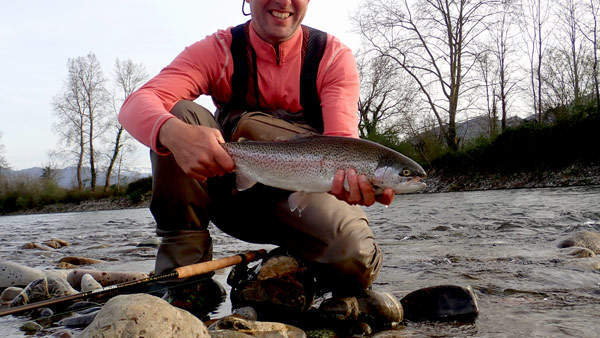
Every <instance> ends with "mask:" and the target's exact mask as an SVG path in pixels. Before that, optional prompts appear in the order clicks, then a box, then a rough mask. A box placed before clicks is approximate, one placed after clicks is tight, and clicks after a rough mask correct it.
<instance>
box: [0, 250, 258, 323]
mask: <svg viewBox="0 0 600 338" xmlns="http://www.w3.org/2000/svg"><path fill="white" fill-rule="evenodd" d="M266 253H267V252H266V251H265V250H264V249H261V250H255V251H248V252H246V253H244V254H239V255H233V256H228V257H223V258H219V259H215V260H212V261H208V262H202V263H196V264H192V265H186V266H182V267H179V268H176V269H175V270H173V271H172V272H168V273H163V274H160V275H155V276H150V277H147V278H143V279H138V280H133V281H128V282H123V283H119V284H115V285H110V286H106V287H103V288H101V289H96V290H92V291H87V292H81V293H77V294H74V295H69V296H63V297H57V298H52V299H46V300H42V301H39V302H35V303H31V304H25V305H20V306H15V307H12V308H8V309H4V310H0V317H3V316H7V315H12V314H15V313H20V312H25V311H29V310H33V309H37V308H41V307H45V306H50V305H59V304H63V303H67V302H72V301H77V300H82V299H87V298H92V297H99V296H102V295H106V294H109V293H118V292H119V291H120V290H123V289H126V288H130V287H132V286H140V285H144V284H149V283H152V282H157V281H163V280H169V279H184V278H188V277H193V276H198V275H202V274H205V273H209V272H212V271H215V270H219V269H223V268H226V267H229V266H232V265H237V264H240V263H247V262H253V261H256V260H258V259H260V258H262V257H264V256H265V254H266Z"/></svg>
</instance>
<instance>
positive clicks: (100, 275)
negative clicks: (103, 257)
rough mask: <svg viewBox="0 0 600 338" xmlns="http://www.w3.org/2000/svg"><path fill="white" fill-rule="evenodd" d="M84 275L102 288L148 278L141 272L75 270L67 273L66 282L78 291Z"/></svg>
mask: <svg viewBox="0 0 600 338" xmlns="http://www.w3.org/2000/svg"><path fill="white" fill-rule="evenodd" d="M85 274H90V275H91V276H92V277H93V278H94V279H95V280H96V281H97V282H98V283H100V284H102V286H108V285H113V284H119V283H124V282H129V281H134V280H140V279H144V278H147V277H148V274H146V273H143V272H128V271H100V270H89V269H75V270H72V271H71V272H69V275H68V276H67V280H68V281H69V283H71V285H72V286H73V287H74V288H76V289H79V288H81V277H83V275H85Z"/></svg>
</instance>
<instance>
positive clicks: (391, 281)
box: [0, 186, 600, 337]
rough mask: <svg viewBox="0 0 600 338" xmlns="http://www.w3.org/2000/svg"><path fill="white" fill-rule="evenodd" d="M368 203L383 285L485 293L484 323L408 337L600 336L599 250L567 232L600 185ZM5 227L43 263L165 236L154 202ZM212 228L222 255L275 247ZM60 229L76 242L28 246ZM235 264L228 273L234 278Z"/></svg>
mask: <svg viewBox="0 0 600 338" xmlns="http://www.w3.org/2000/svg"><path fill="white" fill-rule="evenodd" d="M367 213H368V214H369V216H370V221H371V227H372V228H373V231H374V233H375V236H376V237H377V240H378V243H379V244H380V245H381V248H382V250H383V252H384V254H385V257H384V266H383V268H382V269H381V271H380V273H379V277H378V279H377V280H376V282H375V288H376V289H377V290H383V291H389V292H391V293H393V294H394V295H396V296H397V297H398V298H402V297H403V296H404V295H406V294H407V293H408V292H410V291H413V290H416V289H419V288H423V287H427V286H433V285H440V284H457V285H471V286H472V287H473V289H474V290H475V293H476V294H477V296H478V299H479V306H480V315H479V317H478V318H477V320H476V321H475V322H474V323H470V324H464V323H433V322H422V323H412V322H407V323H405V325H406V326H404V327H402V328H401V331H399V332H398V334H399V335H400V336H404V335H406V336H477V337H490V336H493V337H507V336H515V337H532V336H539V337H557V336H574V337H597V336H598V335H599V332H600V321H598V315H599V312H600V273H599V272H598V271H595V270H594V268H593V264H594V263H595V262H598V258H595V257H594V258H573V257H571V256H568V255H566V254H565V250H560V249H558V248H557V243H558V242H559V241H560V240H562V239H565V238H566V237H568V236H569V235H571V234H573V233H575V232H577V231H582V230H591V231H600V186H595V187H574V188H556V189H523V190H498V191H482V192H458V193H444V194H415V195H405V196H397V198H396V200H395V201H394V203H393V205H392V207H390V208H385V207H382V206H374V207H371V208H369V209H367ZM0 231H1V233H2V235H1V236H0V243H1V245H0V259H2V260H10V261H15V262H19V263H23V264H26V265H28V266H31V267H38V268H52V267H54V266H55V264H56V263H57V261H58V260H59V259H60V258H62V257H64V256H68V255H76V256H86V257H92V258H98V259H103V260H105V261H107V262H106V263H102V264H100V265H97V266H95V268H98V269H106V270H130V271H132V270H135V271H145V272H148V271H150V270H152V267H153V257H154V255H155V253H156V249H155V248H147V247H136V245H137V244H138V243H140V242H141V241H144V240H146V239H152V238H154V221H153V219H152V216H151V215H150V212H149V211H148V210H147V209H132V210H115V211H98V212H85V213H65V214H46V215H24V216H5V217H0ZM211 231H212V233H213V236H214V251H215V257H222V256H228V255H231V254H235V253H238V252H240V251H244V250H250V249H258V248H260V247H264V246H258V245H254V244H248V243H244V242H240V241H238V240H236V239H233V238H231V237H229V236H227V235H225V234H223V233H221V232H220V231H219V230H218V229H216V228H214V227H213V228H212V229H211ZM50 238H60V239H63V240H66V241H68V242H70V243H71V245H70V246H68V247H63V248H61V249H57V250H50V251H41V250H23V249H20V247H21V246H22V245H23V244H24V243H27V242H32V241H35V242H42V241H44V240H47V239H50ZM226 274H227V271H222V272H220V273H217V275H216V278H217V279H218V280H219V281H221V282H223V284H225V283H224V280H225V278H226ZM229 306H230V305H228V304H227V303H224V304H222V305H221V307H220V308H219V310H217V313H216V314H218V315H220V314H224V313H226V312H227V311H229ZM596 311H598V312H596ZM22 320H23V318H22V317H20V318H17V319H15V317H12V316H8V317H4V318H0V335H2V336H4V337H11V336H16V337H19V336H23V333H21V332H20V331H19V330H18V327H19V325H20V324H21V323H22Z"/></svg>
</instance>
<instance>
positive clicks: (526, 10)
mask: <svg viewBox="0 0 600 338" xmlns="http://www.w3.org/2000/svg"><path fill="white" fill-rule="evenodd" d="M550 4H551V3H550V1H549V0H521V20H520V24H521V29H522V31H523V32H524V33H525V34H524V39H525V43H526V45H527V54H528V56H529V79H530V86H531V96H532V100H533V110H534V111H535V114H536V116H537V121H538V123H542V122H543V107H542V86H543V77H542V65H543V62H544V54H545V51H546V39H547V38H548V35H549V34H548V32H547V31H548V28H547V21H548V17H549V14H550Z"/></svg>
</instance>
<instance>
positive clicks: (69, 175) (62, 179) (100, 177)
mask: <svg viewBox="0 0 600 338" xmlns="http://www.w3.org/2000/svg"><path fill="white" fill-rule="evenodd" d="M76 170H77V168H76V167H66V168H62V169H55V171H56V181H57V183H58V185H59V186H61V187H63V188H66V189H69V188H73V187H75V186H76V185H77V178H76ZM42 172H43V169H42V168H40V167H33V168H27V169H21V170H11V169H4V170H3V174H5V175H7V176H8V177H13V178H20V179H27V178H29V179H34V180H37V179H39V178H40V177H41V176H42ZM81 174H82V180H83V182H84V184H85V185H86V186H89V184H90V168H83V170H82V173H81ZM104 176H105V173H104V172H98V174H97V178H96V180H97V181H96V185H97V186H103V185H104V178H105V177H104ZM148 176H151V174H150V173H143V172H137V171H131V170H121V184H122V185H126V184H129V183H131V182H133V181H135V180H138V179H140V178H144V177H148ZM116 182H117V174H116V173H113V175H111V179H110V183H111V184H115V183H116Z"/></svg>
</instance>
